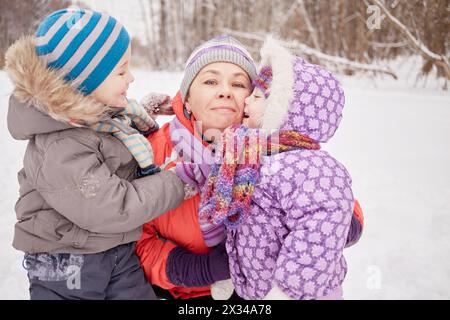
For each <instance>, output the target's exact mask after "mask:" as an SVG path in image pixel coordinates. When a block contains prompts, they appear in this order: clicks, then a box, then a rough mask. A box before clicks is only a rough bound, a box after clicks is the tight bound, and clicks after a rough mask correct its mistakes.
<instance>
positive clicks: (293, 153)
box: [200, 40, 355, 300]
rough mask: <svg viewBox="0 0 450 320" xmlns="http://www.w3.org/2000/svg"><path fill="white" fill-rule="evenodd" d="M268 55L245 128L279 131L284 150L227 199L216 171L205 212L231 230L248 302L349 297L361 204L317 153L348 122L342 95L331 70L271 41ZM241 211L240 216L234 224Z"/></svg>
mask: <svg viewBox="0 0 450 320" xmlns="http://www.w3.org/2000/svg"><path fill="white" fill-rule="evenodd" d="M261 58H262V61H261V66H262V68H261V71H260V73H259V75H258V78H257V79H256V81H255V82H254V85H255V91H254V92H253V94H252V95H251V96H250V97H248V98H247V100H246V108H245V110H244V112H245V117H246V119H244V125H246V126H247V127H250V128H258V129H257V130H260V131H263V132H273V131H276V132H278V133H280V136H281V137H282V138H281V139H280V141H281V142H280V143H279V148H278V150H279V151H278V152H274V153H269V155H267V156H263V157H262V158H261V161H260V163H259V165H258V166H257V167H253V168H257V173H258V174H257V177H254V176H256V175H255V174H253V175H251V176H253V178H255V179H257V181H253V180H252V177H249V179H248V180H245V179H246V177H245V175H246V172H247V173H248V171H245V170H241V171H239V169H238V170H236V172H234V174H235V175H234V178H233V179H234V182H233V183H234V184H233V188H234V189H233V195H232V198H230V199H231V201H228V202H227V201H226V199H225V198H226V197H221V195H223V194H224V193H223V192H222V191H223V190H222V191H221V189H220V188H222V187H223V185H222V184H221V183H223V182H224V181H227V179H226V177H224V176H226V175H227V170H228V169H227V170H224V169H223V166H222V168H220V165H218V166H216V167H214V166H213V168H212V172H211V174H210V176H209V178H208V183H207V185H206V186H205V189H204V190H206V191H204V194H203V196H202V203H201V208H200V216H201V217H205V216H208V215H209V217H210V219H211V221H213V222H215V223H218V224H220V223H225V225H228V227H227V241H226V247H227V252H228V254H229V263H230V273H231V280H232V282H233V284H234V287H235V290H236V293H237V294H238V295H239V296H240V297H242V298H245V299H251V300H259V299H296V300H299V299H302V300H303V299H342V296H343V293H342V283H343V280H344V278H345V275H346V272H347V265H346V261H345V258H344V256H343V249H344V247H345V246H346V241H347V235H348V233H349V228H350V224H351V221H352V212H353V207H354V203H355V200H354V198H353V193H352V189H351V178H350V175H349V173H348V172H347V170H346V169H345V167H344V166H343V165H342V164H341V163H339V162H338V161H337V160H336V159H334V158H333V157H332V156H331V155H330V154H328V153H327V152H326V151H322V150H319V149H320V143H326V142H327V141H328V140H329V139H330V138H331V137H332V136H333V135H334V133H335V131H336V129H337V127H338V125H339V123H340V121H341V118H342V109H343V106H344V100H345V98H344V92H343V90H342V88H341V86H340V84H339V82H338V81H337V80H336V78H335V77H334V76H333V75H332V74H331V73H330V72H328V71H327V70H325V69H323V68H322V67H320V66H317V65H313V64H311V63H309V62H307V61H305V60H304V59H302V58H299V57H295V56H293V55H291V54H290V53H289V52H288V51H287V50H286V49H284V48H283V47H281V46H280V45H278V44H277V43H276V42H275V41H274V40H268V41H267V42H266V43H265V44H264V46H263V48H262V49H261ZM250 130H252V129H250ZM243 132H244V134H245V130H242V127H241V128H238V129H235V131H234V132H233V133H234V134H237V135H238V136H239V135H240V136H239V137H242V134H243ZM227 134H228V135H230V131H229V130H228V133H227V131H226V132H225V133H224V135H223V138H222V139H227V138H226V136H227ZM222 142H223V141H222ZM308 143H309V144H308ZM300 145H308V147H298V146H300ZM222 148H223V147H222ZM247 151H248V150H247ZM222 152H224V150H223V149H222V150H221V151H220V153H222ZM244 152H245V150H244ZM224 162H226V160H225V161H224ZM247 169H248V167H247V168H246V170H247ZM221 174H222V177H221V176H220V175H221ZM244 180H245V181H244ZM218 181H219V182H218ZM220 181H221V182H220ZM250 189H251V190H252V194H251V205H249V210H248V213H247V214H245V212H243V211H242V208H239V203H241V204H244V205H243V206H245V201H243V200H242V198H243V197H246V194H245V192H246V191H243V190H247V191H248V190H250ZM221 192H222V193H221ZM247 196H248V194H247ZM240 197H241V198H240ZM230 199H229V200H230ZM224 204H226V205H225V206H223V205H224ZM221 205H222V206H223V207H222V208H221ZM225 207H228V209H227V208H225ZM224 208H225V211H223V210H222V209H224ZM233 208H234V209H233ZM214 210H216V212H215V213H212V212H214ZM221 210H222V213H220V211H221ZM233 210H234V211H233ZM239 210H241V211H239ZM231 211H233V212H231ZM217 212H219V213H217ZM237 212H238V213H239V212H240V214H241V217H239V218H237V219H236V216H238V214H237ZM221 214H222V216H221ZM231 217H233V219H231ZM236 220H238V221H236ZM227 222H228V223H227ZM347 245H348V243H347Z"/></svg>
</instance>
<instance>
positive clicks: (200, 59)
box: [180, 35, 256, 102]
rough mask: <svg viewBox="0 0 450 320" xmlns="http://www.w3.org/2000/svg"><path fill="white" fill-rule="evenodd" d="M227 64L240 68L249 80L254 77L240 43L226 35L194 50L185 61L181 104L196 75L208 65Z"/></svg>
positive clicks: (248, 59) (251, 63)
mask: <svg viewBox="0 0 450 320" xmlns="http://www.w3.org/2000/svg"><path fill="white" fill-rule="evenodd" d="M214 62H229V63H233V64H235V65H237V66H239V67H241V68H242V69H243V70H244V71H245V72H246V73H247V74H248V76H249V78H250V80H251V81H253V79H254V78H255V76H256V65H255V62H254V61H253V58H252V56H251V55H250V53H249V52H248V50H247V49H246V48H245V47H244V45H243V44H242V43H240V42H239V41H237V40H236V39H235V38H233V37H231V36H228V35H221V36H217V37H215V38H213V39H211V40H209V41H206V42H205V43H203V44H201V45H200V46H198V47H197V48H195V49H194V51H193V52H192V54H191V56H190V57H189V59H188V60H187V61H186V67H185V70H184V77H183V80H182V82H181V87H180V92H181V98H182V100H183V102H184V101H185V99H186V96H187V93H188V91H189V88H190V86H191V84H192V82H193V81H194V79H195V77H196V76H197V74H198V73H199V72H200V70H201V69H203V68H204V67H205V66H207V65H208V64H211V63H214Z"/></svg>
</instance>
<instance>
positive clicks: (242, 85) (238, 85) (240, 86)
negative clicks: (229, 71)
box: [234, 82, 247, 89]
mask: <svg viewBox="0 0 450 320" xmlns="http://www.w3.org/2000/svg"><path fill="white" fill-rule="evenodd" d="M234 86H235V87H238V88H244V89H246V88H247V87H246V86H245V85H244V84H242V83H239V82H238V83H235V84H234Z"/></svg>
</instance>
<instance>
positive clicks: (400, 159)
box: [0, 65, 450, 299]
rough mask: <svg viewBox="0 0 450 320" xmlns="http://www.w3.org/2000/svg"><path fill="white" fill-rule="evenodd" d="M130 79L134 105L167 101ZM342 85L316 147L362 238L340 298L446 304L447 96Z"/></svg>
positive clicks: (1, 189)
mask: <svg viewBox="0 0 450 320" xmlns="http://www.w3.org/2000/svg"><path fill="white" fill-rule="evenodd" d="M404 69H406V70H407V69H409V67H408V65H406V66H405V67H404ZM405 74H406V71H405ZM135 77H136V81H135V83H134V84H132V85H131V87H130V96H131V97H136V98H138V99H140V98H141V97H142V96H143V95H144V94H145V93H147V92H150V91H155V92H166V93H169V94H171V95H173V94H174V93H175V92H176V90H177V85H178V84H179V83H180V79H181V74H179V73H175V74H174V73H161V72H158V73H152V72H148V71H142V70H135ZM410 78H411V77H409V78H408V79H410ZM343 84H344V87H345V92H346V100H347V103H346V107H345V109H344V119H343V121H342V122H341V126H340V129H339V130H338V131H337V133H336V135H335V137H334V138H333V139H332V140H331V142H330V143H329V145H325V146H324V149H326V150H328V151H329V152H330V153H331V154H333V155H334V156H335V157H336V158H337V159H339V160H340V161H341V162H342V163H343V164H344V165H345V166H346V167H347V168H348V170H349V172H350V173H351V175H352V177H353V186H354V193H355V196H356V197H357V198H358V199H359V200H360V202H361V204H362V207H363V210H364V213H365V222H366V228H365V231H364V235H363V238H362V239H361V240H360V242H359V243H358V244H357V245H356V246H354V247H352V248H349V249H347V250H346V252H345V255H346V257H347V261H348V266H349V270H348V274H347V278H346V280H345V285H344V290H345V292H344V294H345V298H346V299H449V298H450V234H449V231H448V230H450V168H449V165H450V148H449V142H450V141H449V138H450V95H449V93H448V92H443V91H439V90H438V89H437V88H438V84H437V83H436V82H435V81H430V82H429V83H427V85H426V87H422V84H420V85H418V86H417V87H412V86H411V81H409V82H408V81H406V80H405V81H398V82H394V81H391V80H389V79H380V80H376V81H375V83H374V82H373V81H372V80H368V79H366V78H357V77H354V78H344V79H343ZM375 84H376V87H375ZM11 90H12V87H11V84H10V83H9V81H8V79H7V77H6V74H5V73H4V72H2V71H0V124H1V125H0V150H1V152H2V157H0V168H1V170H0V299H27V298H28V283H27V279H26V273H25V272H24V270H23V269H22V267H21V263H22V253H20V252H17V251H15V250H14V249H13V248H12V247H11V242H12V237H13V226H14V222H15V214H14V203H15V201H16V199H17V195H18V184H17V181H16V173H17V171H19V169H20V167H21V158H22V155H23V152H24V150H25V146H26V145H25V143H24V142H18V141H14V140H13V139H12V138H11V137H10V135H9V133H8V130H7V127H6V114H7V104H8V95H9V93H10V92H11ZM161 120H162V121H166V120H167V118H164V119H161Z"/></svg>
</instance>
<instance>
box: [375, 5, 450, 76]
mask: <svg viewBox="0 0 450 320" xmlns="http://www.w3.org/2000/svg"><path fill="white" fill-rule="evenodd" d="M369 1H370V2H371V3H373V4H375V5H377V6H378V7H379V8H380V9H381V11H383V13H384V14H385V15H386V16H387V18H388V19H389V20H390V21H391V22H392V23H393V24H394V25H395V26H396V27H397V29H399V31H400V32H401V33H402V34H403V35H404V36H405V37H406V40H407V41H408V43H409V44H410V45H411V46H412V47H413V49H414V50H415V51H417V52H418V53H419V54H421V55H422V56H423V57H425V58H426V59H429V60H432V61H433V62H434V63H435V64H436V65H439V66H441V67H442V68H444V70H445V73H446V77H447V79H450V63H449V61H448V59H447V57H446V56H444V55H439V54H436V53H434V52H432V51H431V50H429V49H428V48H427V47H426V46H425V44H424V43H423V42H422V41H420V40H419V39H417V38H416V37H414V35H413V34H412V33H411V32H410V31H409V30H408V28H407V27H406V26H405V25H404V24H403V23H402V22H400V20H398V19H397V18H396V17H394V16H393V15H392V14H391V13H390V12H389V10H388V9H387V8H386V7H385V5H384V4H383V3H382V2H381V1H380V0H369Z"/></svg>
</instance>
